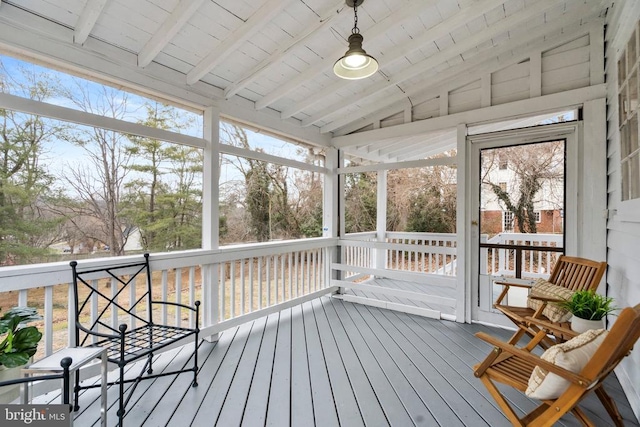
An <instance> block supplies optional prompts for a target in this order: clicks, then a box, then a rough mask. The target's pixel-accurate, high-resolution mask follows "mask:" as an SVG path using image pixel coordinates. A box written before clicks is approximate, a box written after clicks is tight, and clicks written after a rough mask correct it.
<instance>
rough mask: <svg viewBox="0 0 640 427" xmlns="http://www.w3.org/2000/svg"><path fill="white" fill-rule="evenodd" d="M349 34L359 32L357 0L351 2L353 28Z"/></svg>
mask: <svg viewBox="0 0 640 427" xmlns="http://www.w3.org/2000/svg"><path fill="white" fill-rule="evenodd" d="M351 34H360V29H359V28H358V0H356V1H354V2H353V29H352V30H351Z"/></svg>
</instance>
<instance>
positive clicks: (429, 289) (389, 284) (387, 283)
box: [346, 278, 456, 316]
mask: <svg viewBox="0 0 640 427" xmlns="http://www.w3.org/2000/svg"><path fill="white" fill-rule="evenodd" d="M364 283H366V284H367V285H371V286H378V287H380V288H388V289H397V290H403V291H411V292H417V293H422V294H427V295H435V296H439V297H445V298H451V299H453V300H455V298H456V290H455V289H454V288H448V287H445V286H435V285H424V284H420V283H413V282H408V281H406V280H394V279H384V278H375V279H369V280H367V281H366V282H364ZM346 293H347V294H351V295H355V296H359V297H365V298H371V299H376V300H380V301H388V302H394V303H399V304H403V305H407V306H409V307H421V308H428V309H430V310H436V311H439V312H441V313H442V314H449V315H452V316H453V315H455V314H456V309H455V307H447V306H444V305H441V304H433V303H429V302H427V301H418V300H413V299H409V298H403V297H397V296H392V295H386V294H381V293H376V292H369V291H362V290H360V289H347V290H346Z"/></svg>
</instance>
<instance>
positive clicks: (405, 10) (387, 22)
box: [256, 0, 438, 110]
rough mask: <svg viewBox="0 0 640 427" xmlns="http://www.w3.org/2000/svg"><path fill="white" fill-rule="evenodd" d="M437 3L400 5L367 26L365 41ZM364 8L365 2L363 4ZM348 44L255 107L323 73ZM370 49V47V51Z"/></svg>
mask: <svg viewBox="0 0 640 427" xmlns="http://www.w3.org/2000/svg"><path fill="white" fill-rule="evenodd" d="M437 3H438V1H437V0H411V2H410V4H407V5H404V6H402V7H401V8H400V9H399V10H397V11H396V12H394V13H392V14H391V15H389V16H387V17H386V18H385V19H383V20H382V21H380V22H378V23H376V24H375V25H373V26H372V27H370V28H368V29H367V30H366V32H365V33H363V35H364V36H366V40H367V43H371V42H370V41H371V40H373V39H375V38H376V37H378V36H382V35H384V34H385V32H386V31H387V30H389V29H390V28H392V27H394V26H397V25H399V24H400V23H401V22H402V21H404V20H405V19H408V18H412V17H415V16H416V15H418V14H419V13H420V12H421V11H424V10H426V9H427V8H429V7H431V6H435V5H436V4H437ZM363 7H364V8H365V9H366V3H365V5H364V6H363ZM346 9H347V10H351V9H350V8H346ZM368 46H370V44H368ZM347 47H348V45H347V42H346V39H345V43H344V45H343V46H342V47H340V49H339V50H338V49H336V50H335V51H334V52H333V53H332V54H331V55H330V56H327V57H326V58H324V59H323V60H321V61H320V62H319V63H316V64H313V65H312V66H310V67H309V68H307V70H306V71H304V72H302V73H300V74H298V75H297V76H295V77H294V78H292V79H291V80H289V81H288V82H287V83H285V84H284V85H282V86H280V87H279V88H278V89H277V90H274V91H273V92H271V93H269V94H267V95H266V96H264V97H263V98H262V99H260V100H258V101H257V102H256V108H257V109H259V110H260V109H262V108H266V107H268V106H269V105H271V104H273V103H274V102H276V101H278V100H279V99H280V98H282V97H284V96H286V95H287V94H288V93H290V92H291V91H293V90H295V89H297V88H298V87H300V85H302V84H304V83H305V82H308V81H310V80H313V79H314V78H315V77H316V76H318V75H320V74H322V73H325V72H326V71H327V70H329V69H331V67H333V64H334V63H335V62H336V60H337V59H338V58H340V57H341V56H342V55H344V52H345V50H346V49H347ZM371 50H372V49H370V51H371Z"/></svg>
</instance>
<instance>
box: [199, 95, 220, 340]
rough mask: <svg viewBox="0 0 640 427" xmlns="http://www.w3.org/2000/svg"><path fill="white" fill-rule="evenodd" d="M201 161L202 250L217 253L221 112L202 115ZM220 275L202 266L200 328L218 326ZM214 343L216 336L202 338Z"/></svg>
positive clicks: (213, 267)
mask: <svg viewBox="0 0 640 427" xmlns="http://www.w3.org/2000/svg"><path fill="white" fill-rule="evenodd" d="M204 140H205V141H206V147H205V148H204V160H203V171H202V249H217V248H218V246H219V245H220V242H219V237H218V224H219V221H220V210H219V209H218V200H219V197H220V186H219V180H220V111H219V110H218V109H217V108H214V107H209V108H207V109H206V110H205V111H204ZM218 279H219V273H218V266H217V265H216V264H207V265H203V266H202V299H203V301H202V305H201V309H202V321H203V327H207V326H212V325H214V324H216V323H218V317H219V316H218V305H219V304H218V303H219V301H218V299H219V295H220V293H219V284H220V281H219V280H218ZM204 338H205V339H206V340H207V341H211V342H213V341H216V340H217V339H218V336H217V334H216V335H215V336H209V337H204Z"/></svg>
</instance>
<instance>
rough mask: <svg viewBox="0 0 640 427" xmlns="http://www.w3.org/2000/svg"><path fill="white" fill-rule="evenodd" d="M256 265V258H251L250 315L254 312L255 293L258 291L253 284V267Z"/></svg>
mask: <svg viewBox="0 0 640 427" xmlns="http://www.w3.org/2000/svg"><path fill="white" fill-rule="evenodd" d="M254 263H255V258H253V257H251V258H249V313H251V312H253V310H254V308H253V292H254V291H255V289H256V286H255V285H254V283H253V265H254Z"/></svg>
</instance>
